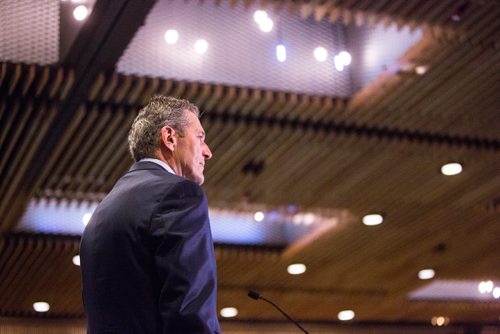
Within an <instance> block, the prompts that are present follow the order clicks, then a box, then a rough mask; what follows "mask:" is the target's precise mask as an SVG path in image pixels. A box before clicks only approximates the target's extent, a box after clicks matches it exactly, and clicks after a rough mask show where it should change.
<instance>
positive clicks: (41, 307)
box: [33, 302, 50, 312]
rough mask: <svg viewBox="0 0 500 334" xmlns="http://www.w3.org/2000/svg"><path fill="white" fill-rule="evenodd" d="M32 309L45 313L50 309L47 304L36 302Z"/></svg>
mask: <svg viewBox="0 0 500 334" xmlns="http://www.w3.org/2000/svg"><path fill="white" fill-rule="evenodd" d="M33 309H34V310H35V311H37V312H47V311H48V310H49V309H50V305H49V303H47V302H36V303H33Z"/></svg>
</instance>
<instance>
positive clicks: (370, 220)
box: [363, 214, 384, 226]
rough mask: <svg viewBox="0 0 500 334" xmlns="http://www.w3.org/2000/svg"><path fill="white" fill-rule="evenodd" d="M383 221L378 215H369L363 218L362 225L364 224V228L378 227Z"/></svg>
mask: <svg viewBox="0 0 500 334" xmlns="http://www.w3.org/2000/svg"><path fill="white" fill-rule="evenodd" d="M383 221H384V217H382V215H379V214H370V215H366V216H364V217H363V224H365V225H366V226H375V225H379V224H382V222H383Z"/></svg>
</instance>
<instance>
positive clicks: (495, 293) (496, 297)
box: [491, 286, 500, 299]
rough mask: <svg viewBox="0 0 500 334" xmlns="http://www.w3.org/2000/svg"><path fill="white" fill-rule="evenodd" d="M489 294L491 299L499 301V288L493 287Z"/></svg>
mask: <svg viewBox="0 0 500 334" xmlns="http://www.w3.org/2000/svg"><path fill="white" fill-rule="evenodd" d="M491 294H492V295H493V298H495V299H499V298H500V286H497V287H495V288H494V289H493V291H492V292H491Z"/></svg>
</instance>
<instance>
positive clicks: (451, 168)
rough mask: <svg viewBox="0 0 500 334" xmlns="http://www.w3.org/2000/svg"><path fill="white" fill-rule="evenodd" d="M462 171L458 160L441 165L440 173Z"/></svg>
mask: <svg viewBox="0 0 500 334" xmlns="http://www.w3.org/2000/svg"><path fill="white" fill-rule="evenodd" d="M461 172H462V165H461V164H459V163H458V162H450V163H447V164H445V165H443V166H442V167H441V173H443V174H444V175H448V176H451V175H457V174H460V173H461Z"/></svg>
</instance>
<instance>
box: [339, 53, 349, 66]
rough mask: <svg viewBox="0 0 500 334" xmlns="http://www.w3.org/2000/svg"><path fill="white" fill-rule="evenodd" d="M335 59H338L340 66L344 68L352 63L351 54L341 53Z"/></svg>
mask: <svg viewBox="0 0 500 334" xmlns="http://www.w3.org/2000/svg"><path fill="white" fill-rule="evenodd" d="M337 57H339V59H340V61H341V62H342V64H343V65H344V66H347V65H349V64H350V63H351V61H352V57H351V54H350V53H349V52H347V51H341V52H340V53H339V54H338V55H337Z"/></svg>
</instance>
